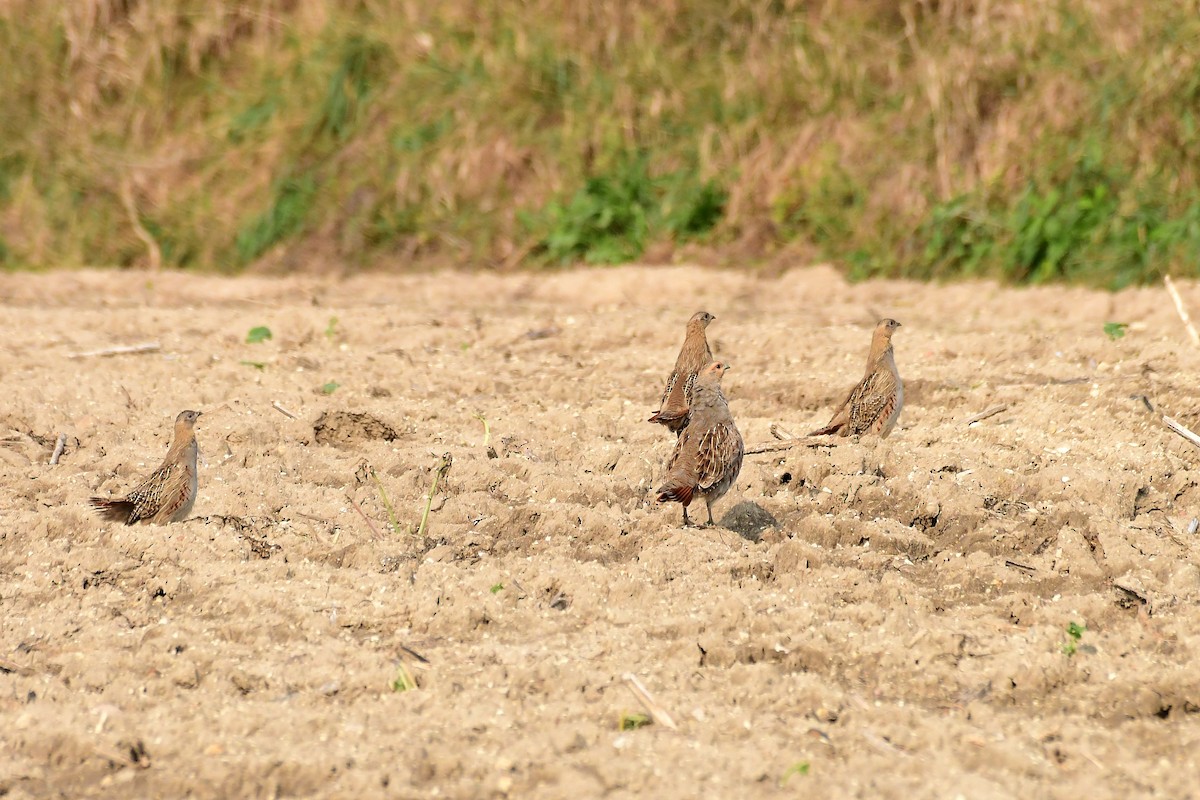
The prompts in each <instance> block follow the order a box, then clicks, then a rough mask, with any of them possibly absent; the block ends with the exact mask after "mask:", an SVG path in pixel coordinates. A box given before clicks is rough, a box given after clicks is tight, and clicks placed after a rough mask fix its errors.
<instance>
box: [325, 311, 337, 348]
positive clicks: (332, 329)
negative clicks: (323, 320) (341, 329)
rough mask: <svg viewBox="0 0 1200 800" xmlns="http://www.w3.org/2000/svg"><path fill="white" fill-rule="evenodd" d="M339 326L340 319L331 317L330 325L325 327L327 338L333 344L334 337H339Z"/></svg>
mask: <svg viewBox="0 0 1200 800" xmlns="http://www.w3.org/2000/svg"><path fill="white" fill-rule="evenodd" d="M337 324H338V318H337V317H330V318H329V324H328V325H326V326H325V338H326V339H328V340H329V341H331V342H332V341H333V339H334V337H335V336H337Z"/></svg>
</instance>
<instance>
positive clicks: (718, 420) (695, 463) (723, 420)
mask: <svg viewBox="0 0 1200 800" xmlns="http://www.w3.org/2000/svg"><path fill="white" fill-rule="evenodd" d="M727 369H729V366H728V365H727V364H725V363H723V362H720V361H715V362H713V363H712V364H709V365H708V366H707V367H705V368H704V369H703V370H701V371H700V374H699V375H698V376H697V378H696V386H695V393H694V394H693V396H692V406H691V421H690V422H689V423H688V424H687V427H686V428H684V429H683V433H682V434H681V435H680V437H679V439H678V441H676V442H675V452H674V453H673V454H672V455H671V460H670V462H669V463H668V464H667V477H666V480H665V481H664V482H663V485H662V487H661V488H660V489H659V490H658V502H660V503H666V502H668V501H674V502H676V503H682V504H683V524H684V525H685V526H687V525H691V524H692V523H691V520H689V519H688V512H687V510H688V506H689V505H691V503H692V500H693V499H695V498H696V497H697V496H699V497H703V498H704V502H705V504H706V505H707V506H708V524H709V525H712V524H714V523H713V513H712V504H713V503H714V502H716V501H717V500H720V499H721V497H722V496H723V495H724V494H725V493H726V492H727V491H729V487H731V486H733V482H734V481H735V480H737V476H738V472H740V471H741V469H742V455H743V453H744V451H745V447H744V445H743V444H742V435H741V434H740V433H738V429H737V426H736V425H734V424H733V415H732V414H730V413H729V404H728V403H726V402H725V395H723V394H722V393H721V376H722V375H724V374H725V371H726V370H727Z"/></svg>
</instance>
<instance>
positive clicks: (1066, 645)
mask: <svg viewBox="0 0 1200 800" xmlns="http://www.w3.org/2000/svg"><path fill="white" fill-rule="evenodd" d="M1086 630H1087V628H1085V627H1084V626H1082V625H1080V624H1079V623H1077V622H1071V623H1068V624H1067V641H1065V642H1063V643H1062V651H1063V653H1064V654H1065V655H1068V656H1073V655H1075V653H1076V652H1078V649H1079V640H1080V639H1082V638H1083V632H1084V631H1086Z"/></svg>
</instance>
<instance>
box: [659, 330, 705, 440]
mask: <svg viewBox="0 0 1200 800" xmlns="http://www.w3.org/2000/svg"><path fill="white" fill-rule="evenodd" d="M714 319H716V317H714V316H713V315H712V314H710V313H708V312H707V311H697V312H696V313H695V314H693V315H692V318H691V319H689V320H688V324H687V333H686V334H685V335H684V337H683V347H682V348H680V350H679V358H677V359H675V369H674V370H673V371H672V372H671V377H669V378H667V388H666V390H665V391H664V392H663V396H662V402H661V403H659V406H658V411H655V412H654V415H653V416H652V417H650V419H649V420H648V421H649V422H657V423H659V424H660V425H666V426H667V428H668V429H669V430H671V431H673V432H674V433H676V434H678V433H679V432H680V431H681V430H683V429H684V427H686V426H687V424H688V409H689V408H690V407H691V404H692V392H693V391H694V388H695V385H696V373H698V372H699V371H700V370H702V369H704V367H705V366H706V365H707V364H709V363H711V362H712V360H713V355H712V350H710V349H709V348H708V339H707V338H706V337H705V335H704V329H705V328H707V327H708V323H710V322H712V321H713V320H714Z"/></svg>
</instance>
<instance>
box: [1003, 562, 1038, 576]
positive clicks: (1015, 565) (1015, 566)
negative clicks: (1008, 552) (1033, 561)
mask: <svg viewBox="0 0 1200 800" xmlns="http://www.w3.org/2000/svg"><path fill="white" fill-rule="evenodd" d="M1004 566H1006V567H1012V568H1013V569H1020V570H1024V571H1026V572H1031V573H1032V572H1037V568H1035V567H1030V566H1027V565H1025V564H1020V563H1018V562H1016V561H1007V560H1006V561H1005V562H1004Z"/></svg>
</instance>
